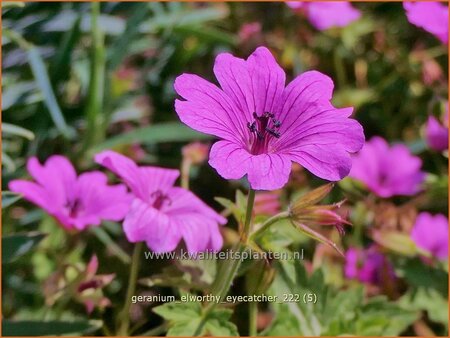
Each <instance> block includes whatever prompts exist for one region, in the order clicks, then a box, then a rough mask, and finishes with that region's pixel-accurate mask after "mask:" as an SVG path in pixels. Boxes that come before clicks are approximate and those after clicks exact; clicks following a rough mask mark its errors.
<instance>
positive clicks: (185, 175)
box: [181, 159, 191, 190]
mask: <svg viewBox="0 0 450 338" xmlns="http://www.w3.org/2000/svg"><path fill="white" fill-rule="evenodd" d="M190 172H191V161H189V160H188V159H183V161H182V162H181V187H182V188H184V189H187V190H188V189H189V176H190V175H189V174H190Z"/></svg>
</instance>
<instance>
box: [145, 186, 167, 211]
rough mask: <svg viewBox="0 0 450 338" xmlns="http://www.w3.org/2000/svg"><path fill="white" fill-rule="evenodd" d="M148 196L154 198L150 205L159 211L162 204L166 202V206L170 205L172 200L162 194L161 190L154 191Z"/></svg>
mask: <svg viewBox="0 0 450 338" xmlns="http://www.w3.org/2000/svg"><path fill="white" fill-rule="evenodd" d="M150 196H151V197H155V200H154V201H153V205H152V206H153V207H154V208H155V209H161V207H162V206H163V204H164V202H167V205H171V204H172V200H171V199H170V198H169V197H168V196H167V195H166V194H164V193H163V192H162V191H161V190H156V191H154V192H153V193H152V194H151V195H150Z"/></svg>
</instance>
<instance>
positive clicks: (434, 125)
mask: <svg viewBox="0 0 450 338" xmlns="http://www.w3.org/2000/svg"><path fill="white" fill-rule="evenodd" d="M445 120H446V121H448V114H447V115H446V117H445ZM425 138H426V141H427V144H428V146H429V147H430V148H431V149H434V150H436V151H444V150H446V149H448V127H447V126H446V125H443V124H442V123H440V122H439V120H438V119H437V118H435V117H434V116H430V117H429V118H428V121H427V124H426V126H425Z"/></svg>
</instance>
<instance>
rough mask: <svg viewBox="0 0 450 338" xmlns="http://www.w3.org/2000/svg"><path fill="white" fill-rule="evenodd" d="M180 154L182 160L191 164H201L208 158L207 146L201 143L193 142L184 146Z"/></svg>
mask: <svg viewBox="0 0 450 338" xmlns="http://www.w3.org/2000/svg"><path fill="white" fill-rule="evenodd" d="M181 152H182V154H183V158H184V159H186V160H188V161H189V162H190V163H192V164H202V163H203V162H205V161H206V159H207V158H208V152H209V145H208V144H204V143H201V142H193V143H189V144H187V145H185V146H184V147H183V148H182V149H181Z"/></svg>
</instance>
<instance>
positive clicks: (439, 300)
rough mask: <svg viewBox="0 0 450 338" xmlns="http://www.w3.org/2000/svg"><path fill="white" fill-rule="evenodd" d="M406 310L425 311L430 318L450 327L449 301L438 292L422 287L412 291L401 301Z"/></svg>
mask: <svg viewBox="0 0 450 338" xmlns="http://www.w3.org/2000/svg"><path fill="white" fill-rule="evenodd" d="M400 304H401V305H402V306H403V308H405V309H415V310H425V311H426V312H427V314H428V317H429V318H430V319H431V320H432V321H434V322H436V323H441V324H444V325H445V326H446V327H448V299H447V298H445V297H443V296H442V294H440V293H439V292H438V291H436V290H433V289H429V288H428V289H427V288H424V287H420V288H418V289H417V290H410V291H409V292H407V293H406V294H405V295H404V296H402V298H401V299H400Z"/></svg>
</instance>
